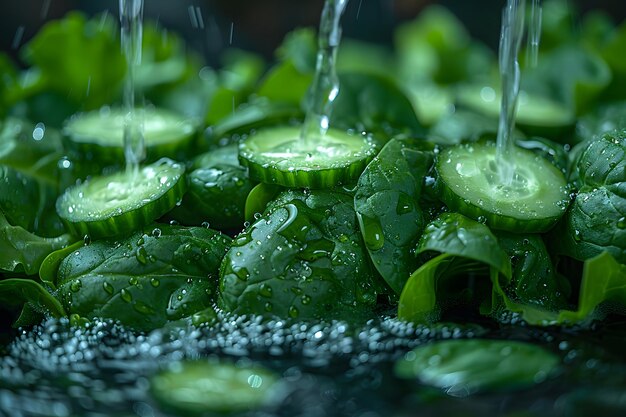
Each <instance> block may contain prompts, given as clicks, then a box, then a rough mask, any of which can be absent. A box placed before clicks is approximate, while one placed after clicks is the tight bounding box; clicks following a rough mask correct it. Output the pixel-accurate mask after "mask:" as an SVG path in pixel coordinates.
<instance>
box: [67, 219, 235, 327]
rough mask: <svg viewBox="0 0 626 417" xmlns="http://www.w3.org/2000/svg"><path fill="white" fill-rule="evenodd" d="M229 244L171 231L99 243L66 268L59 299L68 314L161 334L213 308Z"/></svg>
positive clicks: (214, 235)
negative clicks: (173, 323) (162, 329)
mask: <svg viewBox="0 0 626 417" xmlns="http://www.w3.org/2000/svg"><path fill="white" fill-rule="evenodd" d="M229 243H230V238H228V237H227V236H225V235H222V234H220V233H219V232H215V231H213V230H210V229H207V228H202V227H198V228H183V227H176V226H166V225H158V226H157V227H155V228H154V229H153V230H152V231H148V233H143V232H138V233H135V234H133V235H131V236H130V237H129V238H127V239H125V240H124V241H114V240H101V241H96V242H93V243H91V244H89V245H87V246H85V247H83V248H80V249H79V250H77V251H74V252H72V253H71V254H70V255H69V256H68V257H67V258H65V259H64V260H63V261H62V262H61V264H60V266H59V268H58V277H57V282H56V286H57V288H58V293H57V294H58V297H59V298H60V300H61V302H62V303H63V305H64V306H65V308H66V310H67V312H68V314H71V315H78V316H80V317H84V318H87V319H90V318H93V317H107V318H113V319H116V320H119V321H121V322H122V323H123V324H125V325H127V326H130V327H133V328H136V329H146V330H148V329H154V328H158V327H161V326H163V325H164V324H165V323H167V322H168V321H172V320H178V319H181V318H184V317H188V316H191V315H193V314H194V313H197V312H199V311H201V310H204V309H206V308H208V307H210V306H211V304H212V303H213V301H214V298H215V296H216V290H217V272H218V269H219V263H220V262H221V260H222V257H223V256H224V253H225V251H226V248H227V247H228V245H229Z"/></svg>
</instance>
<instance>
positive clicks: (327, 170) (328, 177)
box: [239, 127, 377, 188]
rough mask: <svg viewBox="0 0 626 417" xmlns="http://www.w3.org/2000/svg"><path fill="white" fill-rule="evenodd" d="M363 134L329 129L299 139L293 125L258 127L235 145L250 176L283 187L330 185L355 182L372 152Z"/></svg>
mask: <svg viewBox="0 0 626 417" xmlns="http://www.w3.org/2000/svg"><path fill="white" fill-rule="evenodd" d="M376 151H377V147H376V143H375V142H374V141H373V140H372V139H371V138H368V137H366V136H362V135H351V134H349V133H347V132H343V131H339V130H335V129H330V130H329V131H328V132H327V133H326V135H324V136H322V137H321V138H319V139H314V140H302V139H301V138H300V129H299V128H297V127H278V128H271V129H265V130H260V131H259V132H258V133H256V134H255V135H252V136H249V137H248V138H247V139H246V140H245V141H244V142H242V143H241V144H240V147H239V159H240V161H241V163H242V165H244V166H246V167H248V169H249V175H250V178H252V179H255V180H258V181H260V182H264V183H268V184H278V185H282V186H285V187H302V188H330V187H333V186H335V185H338V184H342V183H344V184H346V183H352V182H355V181H356V180H357V179H358V178H359V175H360V174H361V172H362V171H363V169H365V166H366V165H367V164H368V163H369V161H370V160H371V159H372V158H373V157H374V156H375V155H376Z"/></svg>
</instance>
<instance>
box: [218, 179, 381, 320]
mask: <svg viewBox="0 0 626 417" xmlns="http://www.w3.org/2000/svg"><path fill="white" fill-rule="evenodd" d="M220 290H221V292H220V299H219V302H220V306H221V307H222V308H224V309H225V310H227V311H232V312H235V313H238V314H258V315H264V316H277V317H282V318H285V319H288V318H298V319H308V318H328V317H338V316H341V317H346V316H345V314H346V313H355V312H363V311H369V309H370V308H372V307H373V306H374V305H375V303H376V294H377V290H378V288H377V284H376V283H375V282H374V274H373V273H372V271H371V269H370V266H369V264H368V260H367V254H366V253H365V248H364V245H363V241H362V238H361V235H360V233H359V230H358V225H357V221H356V215H355V212H354V208H353V196H352V195H349V194H345V193H344V192H341V191H339V190H335V191H325V190H315V191H310V192H306V193H304V192H302V191H295V190H293V191H286V192H284V193H282V194H281V195H279V196H278V198H277V199H276V200H274V201H273V202H272V203H270V204H269V206H268V208H267V210H266V212H265V214H264V216H263V217H261V218H259V219H258V220H257V221H256V222H254V223H253V224H252V225H251V226H250V227H249V228H247V229H246V230H245V231H244V232H242V233H241V234H240V235H239V236H237V238H236V239H235V240H234V242H233V245H232V247H231V248H230V250H229V251H228V253H227V255H226V257H225V259H224V262H223V263H222V267H221V271H220ZM342 314H343V315H342Z"/></svg>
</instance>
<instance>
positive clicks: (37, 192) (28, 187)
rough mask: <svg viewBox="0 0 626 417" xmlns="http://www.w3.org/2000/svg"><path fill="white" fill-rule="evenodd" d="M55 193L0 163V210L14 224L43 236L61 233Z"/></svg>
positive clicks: (47, 185) (61, 225)
mask: <svg viewBox="0 0 626 417" xmlns="http://www.w3.org/2000/svg"><path fill="white" fill-rule="evenodd" d="M56 198H57V195H56V192H55V191H54V188H53V187H52V186H50V185H49V184H44V183H41V182H39V181H37V180H35V179H33V178H31V177H29V176H28V175H25V174H23V173H21V172H19V171H17V170H15V169H13V168H10V167H8V166H5V165H0V211H1V212H2V213H4V215H5V217H6V220H7V221H8V222H9V223H10V224H12V225H14V226H19V227H22V228H24V229H25V230H27V231H32V232H34V233H37V234H39V235H42V236H45V237H51V236H58V235H60V234H62V233H63V232H64V230H65V229H64V227H63V224H62V223H61V219H60V218H59V217H58V215H57V213H56V210H55V207H54V205H55V202H56Z"/></svg>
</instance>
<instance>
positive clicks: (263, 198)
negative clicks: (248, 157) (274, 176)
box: [245, 182, 284, 222]
mask: <svg viewBox="0 0 626 417" xmlns="http://www.w3.org/2000/svg"><path fill="white" fill-rule="evenodd" d="M281 191H284V188H283V187H281V186H279V185H274V184H266V183H263V182H261V183H259V184H257V185H255V186H254V188H253V189H252V190H250V193H249V194H248V197H247V198H246V207H245V219H246V221H249V222H253V221H254V220H255V218H254V216H255V215H259V214H262V213H263V212H264V211H265V208H266V207H267V204H268V203H269V202H270V201H272V200H273V199H274V198H275V197H276V196H277V195H278V194H279V193H280V192H281Z"/></svg>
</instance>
